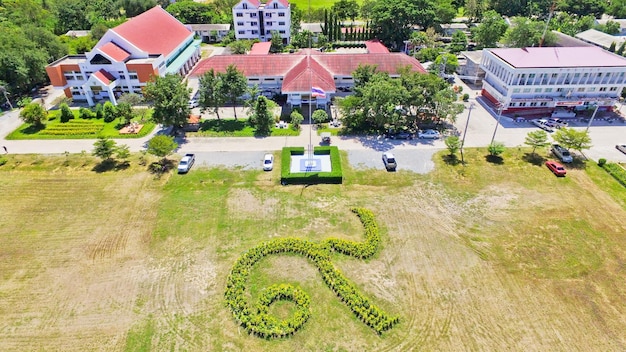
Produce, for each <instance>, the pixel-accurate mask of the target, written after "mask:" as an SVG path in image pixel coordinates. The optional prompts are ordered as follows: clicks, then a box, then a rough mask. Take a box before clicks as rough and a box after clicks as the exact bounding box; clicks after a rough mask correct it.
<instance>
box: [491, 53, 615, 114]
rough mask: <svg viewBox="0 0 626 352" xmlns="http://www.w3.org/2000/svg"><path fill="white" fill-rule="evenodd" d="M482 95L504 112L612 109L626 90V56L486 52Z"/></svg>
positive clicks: (610, 54) (609, 54) (611, 54)
mask: <svg viewBox="0 0 626 352" xmlns="http://www.w3.org/2000/svg"><path fill="white" fill-rule="evenodd" d="M480 69H482V70H484V71H485V78H484V79H483V89H482V95H483V96H484V97H486V98H487V99H489V100H490V101H492V102H493V103H494V104H495V105H496V106H497V107H498V108H501V109H502V110H503V111H504V112H515V111H518V110H527V109H538V108H542V109H545V110H549V109H552V110H554V109H557V108H568V109H570V110H579V109H586V108H590V107H593V106H598V107H599V109H602V110H611V109H612V108H613V106H614V105H615V103H616V102H617V101H618V99H619V97H620V95H621V92H622V89H623V88H624V87H625V86H626V58H624V57H621V56H619V55H615V54H613V53H610V52H608V51H606V50H602V49H601V48H598V47H556V48H555V47H549V48H509V49H484V51H483V56H482V59H481V64H480Z"/></svg>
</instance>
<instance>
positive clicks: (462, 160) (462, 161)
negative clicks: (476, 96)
mask: <svg viewBox="0 0 626 352" xmlns="http://www.w3.org/2000/svg"><path fill="white" fill-rule="evenodd" d="M473 107H474V103H473V102H472V103H470V106H469V111H468V112H467V121H465V130H463V139H462V140H461V148H460V150H461V163H462V164H463V165H465V158H464V157H463V145H464V144H465V136H466V135H467V126H469V120H470V116H472V108H473Z"/></svg>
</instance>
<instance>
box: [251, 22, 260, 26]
mask: <svg viewBox="0 0 626 352" xmlns="http://www.w3.org/2000/svg"><path fill="white" fill-rule="evenodd" d="M250 25H252V26H258V25H259V23H258V22H255V21H252V22H250Z"/></svg>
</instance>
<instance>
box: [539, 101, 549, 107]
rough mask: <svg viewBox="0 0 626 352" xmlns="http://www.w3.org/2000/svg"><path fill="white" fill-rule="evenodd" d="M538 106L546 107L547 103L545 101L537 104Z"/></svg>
mask: <svg viewBox="0 0 626 352" xmlns="http://www.w3.org/2000/svg"><path fill="white" fill-rule="evenodd" d="M539 106H548V103H547V102H545V101H542V102H541V103H539Z"/></svg>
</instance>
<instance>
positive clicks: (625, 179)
mask: <svg viewBox="0 0 626 352" xmlns="http://www.w3.org/2000/svg"><path fill="white" fill-rule="evenodd" d="M602 168H603V169H604V170H606V172H608V173H609V175H611V176H613V177H614V178H615V179H616V180H617V182H619V183H621V184H622V186H624V187H626V170H624V168H623V167H622V166H620V165H619V164H616V163H606V164H604V165H602Z"/></svg>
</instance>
